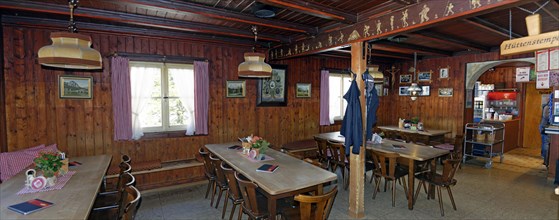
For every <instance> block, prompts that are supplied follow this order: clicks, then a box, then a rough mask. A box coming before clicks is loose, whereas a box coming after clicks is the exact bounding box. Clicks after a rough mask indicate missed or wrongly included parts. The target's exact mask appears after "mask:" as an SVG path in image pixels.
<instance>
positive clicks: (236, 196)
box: [221, 162, 244, 220]
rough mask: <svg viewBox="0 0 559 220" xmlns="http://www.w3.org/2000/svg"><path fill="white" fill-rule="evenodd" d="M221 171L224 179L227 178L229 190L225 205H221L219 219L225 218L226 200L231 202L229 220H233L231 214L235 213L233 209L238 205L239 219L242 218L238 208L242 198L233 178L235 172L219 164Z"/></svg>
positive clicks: (229, 167)
mask: <svg viewBox="0 0 559 220" xmlns="http://www.w3.org/2000/svg"><path fill="white" fill-rule="evenodd" d="M221 169H222V170H223V173H224V174H225V178H227V183H228V184H229V190H228V191H227V193H226V196H225V198H226V200H225V205H223V212H222V213H221V218H224V217H225V210H226V209H227V201H228V200H227V199H231V201H232V202H233V208H232V209H231V214H230V215H229V220H232V219H233V214H234V213H235V209H236V208H237V205H239V218H241V217H242V215H243V212H242V207H241V206H240V205H241V204H242V203H243V201H244V200H243V197H242V196H241V190H240V189H239V184H238V183H237V179H236V178H235V170H233V168H232V167H231V166H229V165H227V163H225V162H221Z"/></svg>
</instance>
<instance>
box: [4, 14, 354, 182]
mask: <svg viewBox="0 0 559 220" xmlns="http://www.w3.org/2000/svg"><path fill="white" fill-rule="evenodd" d="M52 31H54V30H52V29H48V28H45V29H40V28H28V27H25V26H23V25H21V26H18V27H15V26H12V25H5V26H4V29H3V44H4V50H3V55H4V61H5V62H4V68H3V70H4V73H5V84H6V89H5V91H6V94H5V100H6V114H5V116H6V118H7V120H6V123H7V127H8V130H7V146H8V147H7V150H8V151H15V150H20V149H24V148H28V147H31V146H36V145H38V144H41V143H44V144H53V143H56V144H58V148H59V149H60V150H62V151H65V152H67V155H68V156H69V157H75V156H87V155H99V154H111V155H113V158H114V160H113V164H116V163H118V162H119V161H118V158H119V157H120V154H128V155H130V156H131V157H132V159H133V161H134V162H141V161H148V160H154V159H160V160H161V161H175V160H184V159H192V158H195V154H197V150H198V148H199V147H201V146H203V145H204V144H207V143H218V142H226V141H236V140H237V137H242V136H247V135H250V134H255V135H260V136H263V137H264V138H266V139H267V140H269V141H270V142H271V143H272V144H273V145H276V146H280V145H281V144H284V143H287V142H291V141H296V140H301V139H308V138H312V135H314V134H317V133H319V132H321V131H322V128H319V127H323V128H324V127H326V128H325V129H328V128H327V127H329V126H319V125H318V124H319V123H318V122H319V120H318V118H319V94H320V92H319V89H320V88H319V87H320V69H321V68H337V69H346V68H348V67H349V63H350V60H349V59H333V58H321V57H303V58H297V59H292V60H285V61H282V64H287V65H288V73H287V74H288V77H287V78H288V82H287V84H288V85H287V90H288V97H287V100H288V104H287V106H286V107H256V88H257V80H255V79H246V85H247V87H246V89H247V93H246V94H247V95H246V97H245V98H226V97H225V91H224V88H225V84H226V81H227V80H239V78H238V77H237V66H238V64H239V63H241V62H242V61H243V53H244V52H246V51H249V50H250V49H251V48H244V47H239V46H236V47H235V46H227V45H219V44H208V43H199V42H193V41H191V40H188V39H185V40H176V39H166V38H164V37H160V38H152V37H146V36H137V35H124V34H119V33H101V32H86V31H82V33H84V34H87V35H90V36H91V37H92V39H93V48H95V49H97V50H99V51H100V52H101V54H102V56H103V57H104V58H103V70H99V71H74V70H60V69H54V68H48V67H42V66H40V65H39V63H38V61H37V51H38V50H39V49H40V48H41V47H43V46H45V45H49V44H50V43H51V42H50V39H49V34H50V32H52ZM117 51H118V52H127V53H147V54H159V55H169V56H187V57H202V58H206V59H208V60H209V62H210V65H209V67H210V71H209V72H210V91H211V92H210V93H211V94H210V105H209V135H207V136H195V137H176V138H155V139H145V140H139V141H113V120H112V100H111V81H110V80H111V77H110V76H111V73H110V59H109V58H107V57H108V56H109V55H110V54H112V53H113V52H117ZM59 75H78V76H92V77H93V99H91V100H75V99H60V98H59V97H58V76H59ZM299 82H303V83H311V85H312V93H311V94H312V97H311V98H295V84H296V83H299ZM134 162H133V163H134ZM190 170H191V169H190ZM192 175H197V176H194V177H192V178H197V177H199V176H203V172H202V167H199V170H198V171H192V172H191V173H182V174H178V173H174V174H173V176H172V177H168V176H163V174H161V176H157V174H153V175H151V176H148V177H145V178H143V179H141V180H139V181H138V182H139V184H142V183H141V182H142V181H147V182H149V183H144V184H146V185H150V184H151V185H154V184H153V182H154V181H158V180H159V181H160V180H165V181H167V183H169V184H173V183H174V182H180V181H177V180H180V179H182V180H184V179H185V178H190V177H191V176H192ZM156 185H162V184H161V183H156Z"/></svg>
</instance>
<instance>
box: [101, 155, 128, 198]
mask: <svg viewBox="0 0 559 220" xmlns="http://www.w3.org/2000/svg"><path fill="white" fill-rule="evenodd" d="M131 162H132V159H130V156H128V155H126V154H123V155H122V156H121V157H120V163H127V164H128V166H129V168H127V169H126V170H125V171H123V170H122V167H120V165H121V164H119V165H118V167H119V172H118V175H119V177H120V175H121V174H122V173H123V172H132V166H130V164H131ZM118 182H119V181H117V183H118ZM101 186H102V187H101V190H100V191H101V192H105V191H109V192H110V191H113V192H114V191H117V190H118V185H117V186H116V187H115V188H113V189H107V176H104V177H103V184H102V185H101Z"/></svg>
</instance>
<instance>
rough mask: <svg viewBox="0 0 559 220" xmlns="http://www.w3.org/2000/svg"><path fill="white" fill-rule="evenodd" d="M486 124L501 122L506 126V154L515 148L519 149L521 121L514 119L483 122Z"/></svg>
mask: <svg viewBox="0 0 559 220" xmlns="http://www.w3.org/2000/svg"><path fill="white" fill-rule="evenodd" d="M483 121H484V122H490V123H494V122H500V123H503V124H505V147H504V152H503V153H506V152H508V151H510V150H512V149H514V148H517V147H518V139H519V137H520V136H521V135H520V134H519V132H520V119H518V118H516V119H512V120H504V121H502V120H483Z"/></svg>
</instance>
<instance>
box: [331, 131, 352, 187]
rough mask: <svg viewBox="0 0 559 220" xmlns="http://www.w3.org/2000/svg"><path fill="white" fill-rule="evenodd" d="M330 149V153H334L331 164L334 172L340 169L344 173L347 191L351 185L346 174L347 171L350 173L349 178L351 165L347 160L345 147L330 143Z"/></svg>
mask: <svg viewBox="0 0 559 220" xmlns="http://www.w3.org/2000/svg"><path fill="white" fill-rule="evenodd" d="M328 148H329V149H330V153H332V158H331V163H330V164H331V166H332V172H336V169H337V168H338V167H340V170H341V172H342V180H343V183H344V189H346V190H347V187H348V185H349V178H348V177H346V175H345V172H346V170H347V171H348V175H347V176H349V166H350V164H349V160H348V159H347V158H346V153H345V146H344V144H343V143H337V142H332V141H328Z"/></svg>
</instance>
